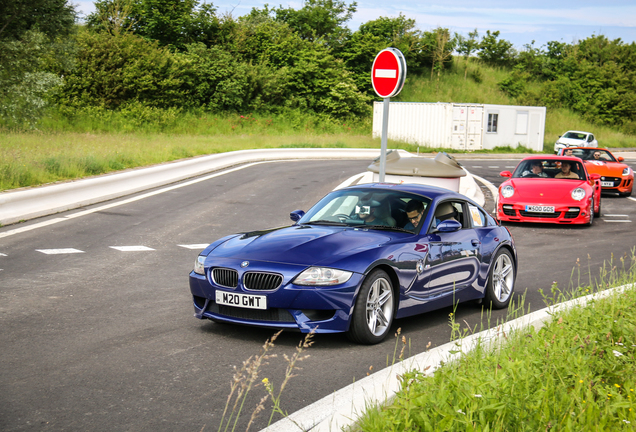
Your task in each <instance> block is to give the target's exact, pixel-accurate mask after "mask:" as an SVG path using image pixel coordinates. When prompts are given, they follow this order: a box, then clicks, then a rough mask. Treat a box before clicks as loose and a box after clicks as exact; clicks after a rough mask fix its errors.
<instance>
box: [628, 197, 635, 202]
mask: <svg viewBox="0 0 636 432" xmlns="http://www.w3.org/2000/svg"><path fill="white" fill-rule="evenodd" d="M627 199H630V200H632V201H636V198H634V197H627Z"/></svg>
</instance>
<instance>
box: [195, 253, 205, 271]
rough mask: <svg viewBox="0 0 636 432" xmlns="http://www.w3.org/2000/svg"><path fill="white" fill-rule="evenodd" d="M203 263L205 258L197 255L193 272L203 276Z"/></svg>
mask: <svg viewBox="0 0 636 432" xmlns="http://www.w3.org/2000/svg"><path fill="white" fill-rule="evenodd" d="M204 262H205V256H203V255H199V256H198V257H197V259H196V261H194V272H195V273H196V274H200V275H202V274H205V271H204V270H203V263H204Z"/></svg>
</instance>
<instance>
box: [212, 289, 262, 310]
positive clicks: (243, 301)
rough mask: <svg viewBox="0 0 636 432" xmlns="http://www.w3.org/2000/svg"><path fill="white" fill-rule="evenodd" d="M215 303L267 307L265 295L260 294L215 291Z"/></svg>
mask: <svg viewBox="0 0 636 432" xmlns="http://www.w3.org/2000/svg"><path fill="white" fill-rule="evenodd" d="M216 303H217V304H222V305H226V306H236V307H241V308H247V309H267V297H265V296H261V295H250V294H237V293H230V292H225V291H217V292H216Z"/></svg>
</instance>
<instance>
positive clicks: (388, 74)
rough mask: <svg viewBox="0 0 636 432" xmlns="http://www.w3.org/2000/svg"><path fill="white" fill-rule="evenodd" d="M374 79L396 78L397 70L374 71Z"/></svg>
mask: <svg viewBox="0 0 636 432" xmlns="http://www.w3.org/2000/svg"><path fill="white" fill-rule="evenodd" d="M375 77H376V78H396V77H397V70H395V69H376V70H375Z"/></svg>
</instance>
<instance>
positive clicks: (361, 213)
mask: <svg viewBox="0 0 636 432" xmlns="http://www.w3.org/2000/svg"><path fill="white" fill-rule="evenodd" d="M379 213H381V204H380V202H378V201H376V200H367V201H360V202H359V203H358V205H357V206H356V214H355V215H354V216H353V218H352V219H353V220H361V221H362V222H363V223H364V225H382V226H392V225H391V223H390V222H389V221H387V220H386V219H385V218H382V217H380V216H381V215H380V214H379Z"/></svg>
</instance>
